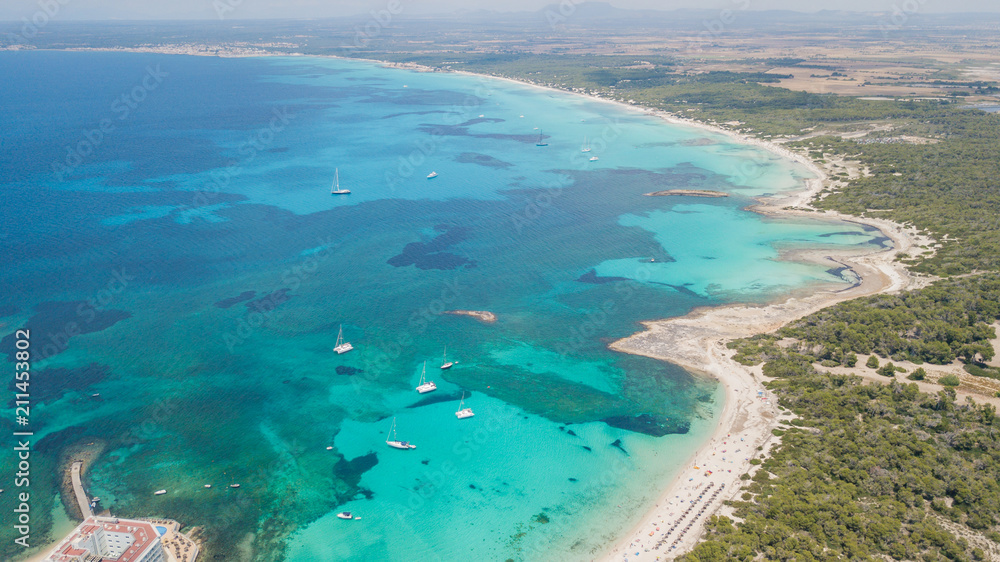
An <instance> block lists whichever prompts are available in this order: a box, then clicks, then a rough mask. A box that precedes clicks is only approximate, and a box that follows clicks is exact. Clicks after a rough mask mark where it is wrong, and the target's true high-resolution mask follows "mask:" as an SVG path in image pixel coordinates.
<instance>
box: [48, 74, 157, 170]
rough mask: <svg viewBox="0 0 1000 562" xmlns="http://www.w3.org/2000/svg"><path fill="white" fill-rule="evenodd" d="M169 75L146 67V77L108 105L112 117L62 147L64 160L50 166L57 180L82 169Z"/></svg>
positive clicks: (102, 120) (106, 118)
mask: <svg viewBox="0 0 1000 562" xmlns="http://www.w3.org/2000/svg"><path fill="white" fill-rule="evenodd" d="M169 75H170V74H169V73H168V72H164V71H163V70H162V69H161V68H160V65H158V64H157V65H156V67H155V68H154V67H152V66H147V67H146V74H145V75H144V76H143V77H142V78H141V79H140V80H139V83H138V84H136V85H135V87H133V88H132V89H131V90H128V91H126V92H123V93H122V94H121V95H120V96H118V97H117V98H115V99H114V100H113V101H112V102H111V107H110V111H111V113H112V115H113V116H114V117H105V118H104V119H101V120H100V122H98V123H97V125H96V126H95V127H94V128H92V129H86V130H84V131H83V133H82V135H81V136H82V137H83V138H81V139H80V140H79V141H77V142H76V143H75V144H68V145H66V146H65V149H66V156H65V157H63V159H62V160H56V161H54V162H52V173H53V174H55V176H56V178H57V179H58V180H59V181H65V180H66V177H67V176H69V175H71V174H73V172H75V171H76V169H77V168H79V167H80V166H81V165H83V163H84V162H85V161H86V159H87V158H89V157H91V156H93V154H94V152H96V151H97V148H98V147H99V146H101V145H102V144H103V143H104V141H105V140H107V137H108V135H109V134H111V133H112V132H114V130H115V128H116V127H117V125H116V124H115V122H116V121H124V120H126V119H128V117H129V116H130V115H132V112H133V111H135V110H136V109H138V108H139V106H140V105H141V104H142V102H144V101H146V98H147V97H149V94H150V92H152V91H154V90H156V89H157V88H159V87H160V84H162V83H163V80H164V79H166V78H167V76H169Z"/></svg>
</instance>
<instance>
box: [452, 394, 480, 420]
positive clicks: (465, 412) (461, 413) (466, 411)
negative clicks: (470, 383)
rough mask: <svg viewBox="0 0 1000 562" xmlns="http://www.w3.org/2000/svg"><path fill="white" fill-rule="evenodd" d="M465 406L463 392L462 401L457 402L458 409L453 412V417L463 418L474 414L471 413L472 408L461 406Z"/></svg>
mask: <svg viewBox="0 0 1000 562" xmlns="http://www.w3.org/2000/svg"><path fill="white" fill-rule="evenodd" d="M462 406H465V393H464V392H463V393H462V401H461V402H459V403H458V411H457V412H455V417H456V418H458V419H460V420H464V419H465V418H471V417H472V416H474V415H476V414H473V413H472V408H463V407H462Z"/></svg>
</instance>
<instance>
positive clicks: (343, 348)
mask: <svg viewBox="0 0 1000 562" xmlns="http://www.w3.org/2000/svg"><path fill="white" fill-rule="evenodd" d="M352 349H354V346H353V345H351V342H346V341H344V325H343V324H341V325H340V332H339V333H338V334H337V345H336V346H335V347H334V348H333V350H334V351H336V352H337V355H341V354H343V353H347V352H348V351H350V350H352Z"/></svg>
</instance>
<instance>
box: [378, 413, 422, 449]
mask: <svg viewBox="0 0 1000 562" xmlns="http://www.w3.org/2000/svg"><path fill="white" fill-rule="evenodd" d="M385 444H386V445H388V446H390V447H392V448H393V449H416V448H417V446H416V445H410V442H409V441H398V440H397V439H396V418H392V427H390V428H389V436H388V437H386V439H385Z"/></svg>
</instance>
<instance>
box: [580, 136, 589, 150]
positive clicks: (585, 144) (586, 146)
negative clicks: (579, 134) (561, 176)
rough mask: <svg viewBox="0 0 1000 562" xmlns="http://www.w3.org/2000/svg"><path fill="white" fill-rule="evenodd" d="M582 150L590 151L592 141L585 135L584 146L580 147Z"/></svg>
mask: <svg viewBox="0 0 1000 562" xmlns="http://www.w3.org/2000/svg"><path fill="white" fill-rule="evenodd" d="M580 152H590V141H589V140H587V137H583V148H581V149H580Z"/></svg>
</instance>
